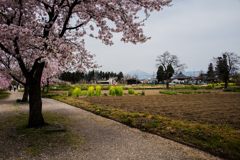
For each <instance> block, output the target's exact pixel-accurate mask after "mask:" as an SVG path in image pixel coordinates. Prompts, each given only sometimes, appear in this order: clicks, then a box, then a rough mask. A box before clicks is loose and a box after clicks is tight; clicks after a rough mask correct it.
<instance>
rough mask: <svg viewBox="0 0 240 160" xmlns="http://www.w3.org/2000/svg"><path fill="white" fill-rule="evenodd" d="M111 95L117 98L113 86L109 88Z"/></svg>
mask: <svg viewBox="0 0 240 160" xmlns="http://www.w3.org/2000/svg"><path fill="white" fill-rule="evenodd" d="M109 95H111V96H115V95H116V92H115V87H114V86H111V87H110V88H109Z"/></svg>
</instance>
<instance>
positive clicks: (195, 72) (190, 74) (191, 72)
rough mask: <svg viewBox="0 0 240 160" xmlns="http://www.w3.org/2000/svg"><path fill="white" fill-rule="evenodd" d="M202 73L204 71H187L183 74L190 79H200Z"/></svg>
mask: <svg viewBox="0 0 240 160" xmlns="http://www.w3.org/2000/svg"><path fill="white" fill-rule="evenodd" d="M201 72H202V71H185V72H183V74H185V75H186V76H190V77H198V76H199V74H200V73H201ZM203 72H204V71H203ZM204 73H205V72H204Z"/></svg>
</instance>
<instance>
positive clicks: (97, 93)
mask: <svg viewBox="0 0 240 160" xmlns="http://www.w3.org/2000/svg"><path fill="white" fill-rule="evenodd" d="M101 90H102V87H101V86H99V85H98V86H96V96H101Z"/></svg>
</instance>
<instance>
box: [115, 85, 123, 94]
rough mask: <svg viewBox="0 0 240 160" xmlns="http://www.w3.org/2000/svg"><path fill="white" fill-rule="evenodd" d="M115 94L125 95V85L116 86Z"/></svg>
mask: <svg viewBox="0 0 240 160" xmlns="http://www.w3.org/2000/svg"><path fill="white" fill-rule="evenodd" d="M115 94H116V96H122V95H123V87H121V86H117V87H115Z"/></svg>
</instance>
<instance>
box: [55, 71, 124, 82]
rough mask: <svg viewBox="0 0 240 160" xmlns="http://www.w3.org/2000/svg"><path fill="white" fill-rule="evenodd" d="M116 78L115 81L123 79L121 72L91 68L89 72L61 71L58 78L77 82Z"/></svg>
mask: <svg viewBox="0 0 240 160" xmlns="http://www.w3.org/2000/svg"><path fill="white" fill-rule="evenodd" d="M113 77H114V78H117V81H118V82H120V81H121V80H123V73H122V72H119V73H115V72H104V71H96V70H92V71H89V72H86V73H84V72H78V71H77V72H63V73H62V74H61V75H60V77H59V79H60V80H63V81H68V82H71V83H79V82H86V83H90V82H96V81H101V80H108V79H109V78H113Z"/></svg>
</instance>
